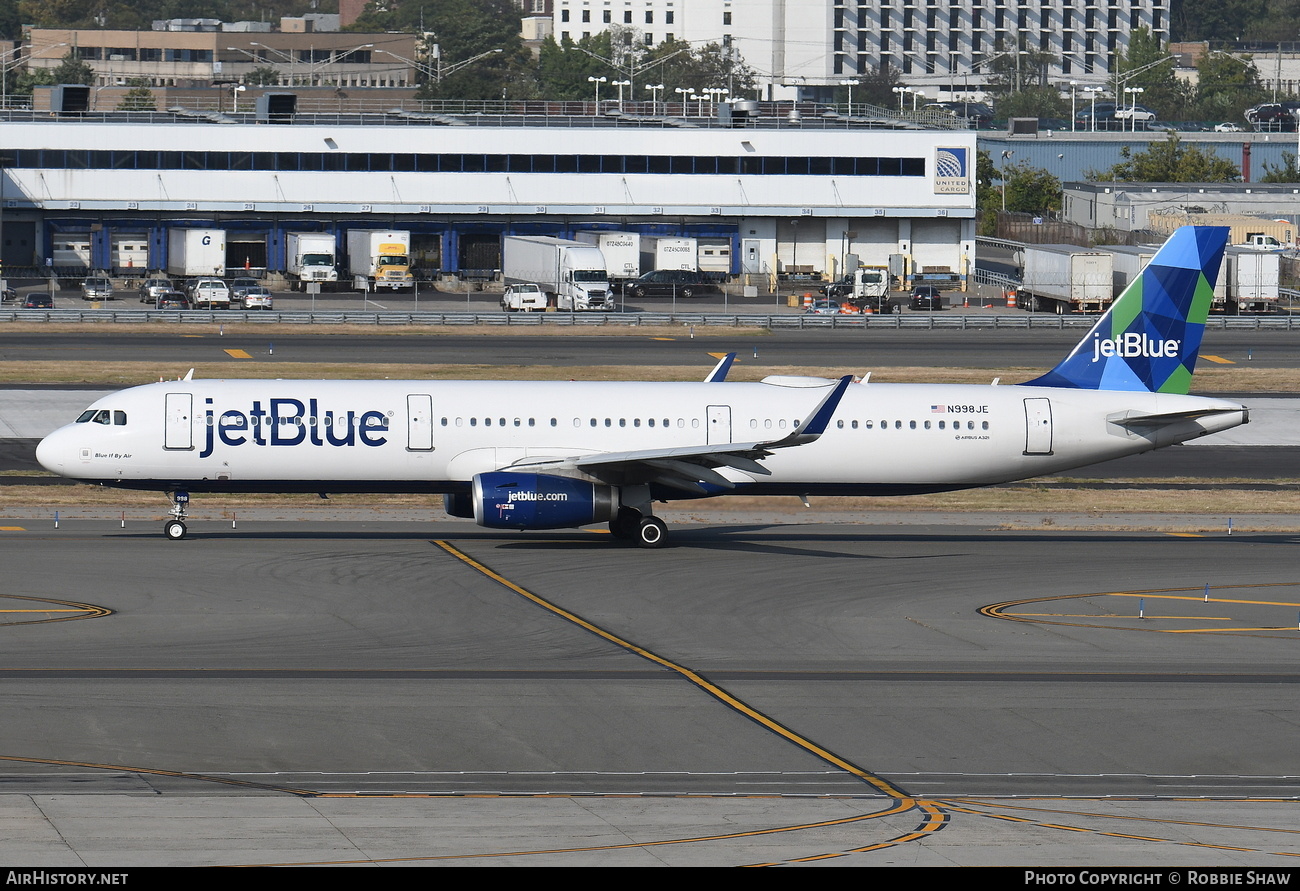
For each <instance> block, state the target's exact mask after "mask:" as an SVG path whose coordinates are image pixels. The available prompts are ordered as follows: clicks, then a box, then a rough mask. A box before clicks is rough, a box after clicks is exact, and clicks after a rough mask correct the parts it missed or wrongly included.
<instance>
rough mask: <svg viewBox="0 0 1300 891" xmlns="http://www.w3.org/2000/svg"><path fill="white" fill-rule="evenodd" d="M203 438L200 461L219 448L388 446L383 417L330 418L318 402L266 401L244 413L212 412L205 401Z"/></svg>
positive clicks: (341, 414) (355, 414)
mask: <svg viewBox="0 0 1300 891" xmlns="http://www.w3.org/2000/svg"><path fill="white" fill-rule="evenodd" d="M204 402H205V403H207V405H208V408H207V410H206V411H205V412H204V426H205V427H206V428H207V434H206V436H205V437H204V443H203V450H202V451H201V452H199V457H200V458H207V457H208V456H209V455H211V454H212V453H213V451H214V449H215V447H216V445H217V443H218V442H220V443H221V444H222V445H227V446H231V447H232V448H237V447H240V446H245V445H253V446H296V445H303V444H304V443H305V444H308V445H313V446H322V447H324V446H338V447H345V448H346V447H349V446H355V445H357V444H358V443H360V444H361V445H367V446H381V445H384V444H385V443H387V442H388V437H387V436H385V435H384V434H385V433H387V432H388V426H389V413H386V412H382V411H378V410H374V409H372V410H370V411H363V412H359V413H358V412H355V411H348V412H346V413H344V412H339V414H338V415H335V413H334V411H333V410H332V409H328V408H327V409H325V411H324V412H323V413H322V412H321V410H320V404H319V400H316V399H308V400H307V401H306V403H304V402H303V401H302V400H301V399H289V398H274V397H273V398H271V399H267V400H266V401H265V406H266V407H263V400H261V399H254V400H253V402H252V405H251V406H250V407H249V410H248V411H242V410H240V409H234V408H228V409H222V410H221V411H220V412H218V411H217V410H216V409H215V408H213V407H212V404H213V400H212V399H205V400H204Z"/></svg>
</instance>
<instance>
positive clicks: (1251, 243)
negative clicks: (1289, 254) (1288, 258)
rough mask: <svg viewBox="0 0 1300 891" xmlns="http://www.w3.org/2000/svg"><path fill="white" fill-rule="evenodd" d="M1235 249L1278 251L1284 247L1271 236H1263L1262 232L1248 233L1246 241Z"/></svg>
mask: <svg viewBox="0 0 1300 891" xmlns="http://www.w3.org/2000/svg"><path fill="white" fill-rule="evenodd" d="M1237 247H1244V248H1250V249H1251V250H1252V251H1280V250H1282V249H1283V248H1285V247H1286V245H1284V244H1283V243H1282V242H1280V241H1278V240H1277V239H1276V238H1274V237H1273V236H1272V235H1265V234H1264V233H1262V232H1250V233H1247V235H1246V240H1245V241H1243V242H1242V243H1241V244H1240V245H1237Z"/></svg>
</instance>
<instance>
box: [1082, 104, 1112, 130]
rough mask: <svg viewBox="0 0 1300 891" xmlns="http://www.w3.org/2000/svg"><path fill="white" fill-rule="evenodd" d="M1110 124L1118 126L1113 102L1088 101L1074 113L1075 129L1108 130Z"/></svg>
mask: <svg viewBox="0 0 1300 891" xmlns="http://www.w3.org/2000/svg"><path fill="white" fill-rule="evenodd" d="M1094 122H1095V123H1094ZM1112 125H1116V126H1118V124H1117V122H1116V121H1115V103H1114V102H1097V103H1092V102H1089V103H1088V104H1087V105H1085V106H1084V107H1083V108H1081V109H1079V111H1077V112H1076V113H1075V115H1074V126H1075V129H1077V130H1109V129H1110V128H1111V126H1112Z"/></svg>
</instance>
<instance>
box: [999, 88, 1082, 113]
mask: <svg viewBox="0 0 1300 891" xmlns="http://www.w3.org/2000/svg"><path fill="white" fill-rule="evenodd" d="M1069 115H1070V106H1069V105H1068V104H1067V103H1066V101H1065V100H1064V99H1062V98H1061V92H1060V90H1058V89H1057V88H1056V87H1029V88H1028V89H1024V90H1021V91H1020V92H1018V93H1011V94H1009V95H1007V96H1005V97H1003V98H1002V99H1000V100H998V117H1000V118H1066V117H1069Z"/></svg>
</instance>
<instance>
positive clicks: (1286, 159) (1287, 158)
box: [1259, 152, 1300, 183]
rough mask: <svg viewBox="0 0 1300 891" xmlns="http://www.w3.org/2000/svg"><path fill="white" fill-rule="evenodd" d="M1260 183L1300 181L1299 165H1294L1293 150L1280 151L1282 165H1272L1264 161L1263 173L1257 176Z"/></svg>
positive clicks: (1294, 155) (1294, 156)
mask: <svg viewBox="0 0 1300 891" xmlns="http://www.w3.org/2000/svg"><path fill="white" fill-rule="evenodd" d="M1259 181H1260V182H1262V183H1296V182H1300V167H1297V165H1296V154H1295V152H1283V153H1282V166H1281V167H1274V166H1273V165H1272V164H1270V163H1268V162H1267V161H1265V162H1264V175H1263V176H1261V177H1260V178H1259Z"/></svg>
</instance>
